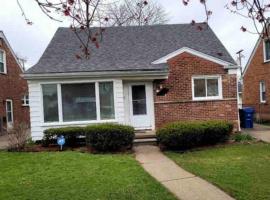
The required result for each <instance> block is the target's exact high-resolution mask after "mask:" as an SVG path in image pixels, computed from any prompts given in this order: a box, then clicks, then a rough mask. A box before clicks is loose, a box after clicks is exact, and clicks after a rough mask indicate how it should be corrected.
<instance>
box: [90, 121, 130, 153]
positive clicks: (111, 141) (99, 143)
mask: <svg viewBox="0 0 270 200" xmlns="http://www.w3.org/2000/svg"><path fill="white" fill-rule="evenodd" d="M85 130H86V131H85V133H86V144H87V145H88V146H90V147H91V148H93V149H94V150H97V151H103V152H106V151H118V150H123V149H127V148H131V147H132V144H133V139H134V136H135V133H134V128H133V127H131V126H126V125H119V124H110V123H108V124H97V125H91V126H87V127H86V129H85Z"/></svg>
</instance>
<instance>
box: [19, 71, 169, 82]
mask: <svg viewBox="0 0 270 200" xmlns="http://www.w3.org/2000/svg"><path fill="white" fill-rule="evenodd" d="M22 77H23V78H25V79H26V80H40V79H58V78H99V77H102V78H115V77H121V78H124V77H127V78H131V77H134V78H135V77H137V78H138V77H142V78H149V79H153V78H164V79H166V78H167V77H168V71H110V72H108V71H107V72H71V73H44V74H22Z"/></svg>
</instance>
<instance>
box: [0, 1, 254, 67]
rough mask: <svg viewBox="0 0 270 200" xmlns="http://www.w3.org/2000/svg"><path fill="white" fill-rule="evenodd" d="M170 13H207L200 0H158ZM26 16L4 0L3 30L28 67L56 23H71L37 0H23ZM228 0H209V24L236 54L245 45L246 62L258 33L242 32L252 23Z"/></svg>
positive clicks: (0, 10)
mask: <svg viewBox="0 0 270 200" xmlns="http://www.w3.org/2000/svg"><path fill="white" fill-rule="evenodd" d="M156 1H157V2H159V3H160V4H161V5H162V6H163V7H164V9H165V10H166V12H167V13H168V16H169V23H173V24H175V23H190V22H191V20H192V19H194V20H196V21H198V22H200V21H203V20H204V18H205V16H204V12H203V7H202V5H201V4H200V3H198V2H199V0H192V1H191V4H190V6H188V7H186V6H183V4H182V0H156ZM21 2H22V6H23V7H24V9H25V12H26V14H27V17H28V18H30V19H31V20H32V21H33V23H34V24H33V25H32V26H29V25H27V24H26V23H25V21H24V18H23V17H22V16H21V12H20V9H19V7H18V6H17V4H16V0H1V7H0V30H3V31H4V33H5V35H6V37H7V38H8V40H9V42H10V44H11V46H12V48H13V50H14V51H15V53H16V54H17V55H18V56H20V57H23V58H26V59H27V67H30V66H32V65H34V64H35V63H36V62H37V61H38V59H39V58H40V56H41V55H42V53H43V52H44V50H45V48H46V46H47V45H48V43H49V41H50V40H51V39H52V37H53V35H54V33H55V31H56V30H57V27H59V26H68V23H67V22H66V23H59V22H54V21H52V20H50V19H48V18H47V17H46V16H45V15H44V14H43V13H42V11H41V10H40V9H39V7H38V6H37V5H36V3H35V1H34V0H21ZM226 2H228V0H218V1H217V0H208V3H209V8H210V9H211V10H213V15H212V16H211V19H210V22H209V24H210V26H211V28H212V29H213V30H214V32H215V33H216V35H217V36H218V38H219V39H220V40H221V41H222V43H223V44H224V45H225V47H226V48H227V49H228V51H229V52H230V54H231V55H232V56H233V58H236V52H237V51H239V50H240V49H244V56H245V58H244V62H246V61H247V59H248V57H249V55H250V53H251V51H252V49H253V47H254V45H255V43H256V40H257V38H258V35H254V34H249V33H243V32H242V31H240V27H241V26H242V25H244V26H245V27H251V28H252V24H251V23H250V22H249V21H247V20H246V19H243V18H241V17H238V16H236V15H234V14H231V13H230V12H229V11H228V10H226V9H224V5H225V4H226Z"/></svg>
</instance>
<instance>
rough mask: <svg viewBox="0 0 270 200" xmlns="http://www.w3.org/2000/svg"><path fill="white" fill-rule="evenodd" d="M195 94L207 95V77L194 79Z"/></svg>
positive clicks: (198, 95)
mask: <svg viewBox="0 0 270 200" xmlns="http://www.w3.org/2000/svg"><path fill="white" fill-rule="evenodd" d="M194 96H195V97H206V88H205V79H194Z"/></svg>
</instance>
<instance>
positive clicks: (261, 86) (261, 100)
mask: <svg viewBox="0 0 270 200" xmlns="http://www.w3.org/2000/svg"><path fill="white" fill-rule="evenodd" d="M262 84H264V90H265V91H264V92H265V93H266V85H265V81H260V103H266V99H265V100H263V91H262V88H263V85H262Z"/></svg>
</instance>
